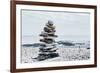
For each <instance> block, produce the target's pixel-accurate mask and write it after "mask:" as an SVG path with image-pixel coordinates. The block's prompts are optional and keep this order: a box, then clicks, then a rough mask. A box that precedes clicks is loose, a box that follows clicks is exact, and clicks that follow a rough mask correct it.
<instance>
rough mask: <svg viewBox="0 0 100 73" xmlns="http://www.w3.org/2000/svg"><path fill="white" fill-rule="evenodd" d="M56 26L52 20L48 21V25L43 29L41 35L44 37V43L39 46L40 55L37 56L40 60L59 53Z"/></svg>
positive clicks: (53, 56)
mask: <svg viewBox="0 0 100 73" xmlns="http://www.w3.org/2000/svg"><path fill="white" fill-rule="evenodd" d="M55 32H56V30H55V26H54V25H53V22H52V21H50V20H49V21H48V22H47V24H46V26H45V27H44V29H43V31H42V32H41V34H40V35H39V36H41V37H43V38H42V39H40V42H42V44H43V45H41V46H40V48H39V55H38V57H37V60H38V61H42V60H46V59H50V58H55V57H58V56H59V54H58V53H57V52H56V51H57V48H56V44H55V38H56V37H58V36H57V35H55Z"/></svg>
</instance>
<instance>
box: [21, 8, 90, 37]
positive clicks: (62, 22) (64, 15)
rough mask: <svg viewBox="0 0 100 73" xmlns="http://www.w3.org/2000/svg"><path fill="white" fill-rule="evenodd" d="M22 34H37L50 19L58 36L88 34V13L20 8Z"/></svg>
mask: <svg viewBox="0 0 100 73" xmlns="http://www.w3.org/2000/svg"><path fill="white" fill-rule="evenodd" d="M21 15H22V16H21V18H22V22H21V23H22V36H28V35H33V36H39V34H40V33H41V31H43V28H44V26H45V25H46V23H47V22H48V20H52V21H53V23H54V26H55V27H56V34H57V35H58V36H88V37H89V36H90V14H89V13H86V12H84V13H82V12H81V13H80V12H67V11H64V12H63V11H62V12H61V11H55V12H54V11H45V10H44V11H39V10H37V11H35V10H22V11H21Z"/></svg>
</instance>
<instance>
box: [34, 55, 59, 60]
mask: <svg viewBox="0 0 100 73" xmlns="http://www.w3.org/2000/svg"><path fill="white" fill-rule="evenodd" d="M58 56H59V54H58V53H51V54H39V56H38V57H37V58H35V59H37V60H38V61H42V60H46V59H50V58H55V57H58Z"/></svg>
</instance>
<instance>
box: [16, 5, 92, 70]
mask: <svg viewBox="0 0 100 73" xmlns="http://www.w3.org/2000/svg"><path fill="white" fill-rule="evenodd" d="M21 9H33V10H52V11H71V12H90V17H91V18H90V23H91V43H90V44H91V47H92V48H91V49H90V52H91V54H90V56H91V58H90V60H85V61H63V62H49V63H47V62H46V63H44V62H37V63H36V62H35V63H29V64H21V63H20V61H21V60H20V48H21V46H20V42H21V41H20V39H21V38H20V34H21V29H20V26H21V24H20V10H21ZM88 64H94V9H85V8H68V7H66V8H65V7H50V6H35V5H32V6H29V5H16V68H17V69H22V68H38V67H53V66H73V65H88Z"/></svg>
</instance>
